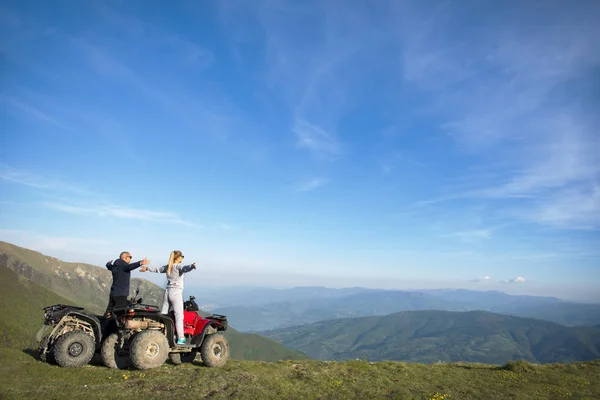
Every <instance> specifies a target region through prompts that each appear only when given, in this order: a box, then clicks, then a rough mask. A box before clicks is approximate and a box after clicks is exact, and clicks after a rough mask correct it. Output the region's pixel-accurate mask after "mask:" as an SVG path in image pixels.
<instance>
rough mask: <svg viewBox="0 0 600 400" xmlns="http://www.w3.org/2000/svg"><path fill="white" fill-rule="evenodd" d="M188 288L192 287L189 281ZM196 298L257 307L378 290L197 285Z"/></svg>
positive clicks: (225, 304)
mask: <svg viewBox="0 0 600 400" xmlns="http://www.w3.org/2000/svg"><path fill="white" fill-rule="evenodd" d="M189 287H190V288H193V287H194V284H193V283H190V285H189ZM198 289H199V290H197V291H196V292H197V293H198V296H196V297H197V300H198V301H200V302H202V303H204V304H215V305H216V307H219V308H224V307H233V306H246V307H248V306H250V307H259V306H263V305H266V304H271V303H288V302H289V303H295V302H298V301H303V300H316V299H333V298H340V297H345V296H351V295H354V294H358V293H368V292H375V291H380V290H379V289H367V288H360V287H353V288H343V289H332V288H327V287H322V286H301V287H294V288H286V289H274V288H258V287H253V288H243V287H230V288H218V289H211V288H207V287H198Z"/></svg>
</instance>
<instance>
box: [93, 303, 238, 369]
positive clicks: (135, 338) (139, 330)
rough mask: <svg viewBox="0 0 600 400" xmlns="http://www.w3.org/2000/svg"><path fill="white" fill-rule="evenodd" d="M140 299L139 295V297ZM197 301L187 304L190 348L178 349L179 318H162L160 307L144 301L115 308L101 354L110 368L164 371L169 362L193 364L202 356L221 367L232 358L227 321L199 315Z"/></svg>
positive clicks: (203, 359) (184, 346)
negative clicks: (177, 322)
mask: <svg viewBox="0 0 600 400" xmlns="http://www.w3.org/2000/svg"><path fill="white" fill-rule="evenodd" d="M136 296H137V293H136ZM194 299H195V298H194V297H193V296H190V299H189V300H188V301H186V302H185V303H184V333H185V337H186V339H187V344H186V345H177V344H176V341H177V338H176V335H175V317H174V314H173V313H172V312H171V313H169V314H161V313H160V310H159V309H158V307H156V306H151V305H146V304H141V299H139V300H137V301H136V300H134V301H131V302H130V303H129V304H128V305H127V306H125V307H120V308H114V309H113V310H112V312H111V313H110V315H109V318H111V319H112V321H114V323H112V325H109V327H108V328H107V332H106V333H105V335H106V339H105V340H104V342H103V343H102V348H101V351H100V354H101V356H102V362H103V363H104V365H106V366H107V367H110V368H127V367H130V366H134V367H135V368H137V369H150V368H157V367H160V366H161V365H162V364H163V363H164V362H165V361H166V360H167V358H170V360H171V362H172V363H174V364H181V362H191V361H193V360H194V359H195V358H196V356H197V354H198V352H199V353H200V356H201V357H202V361H203V363H204V365H205V366H207V367H221V366H223V365H225V363H226V362H227V360H228V358H229V344H228V342H227V339H226V338H225V336H224V335H223V332H224V331H225V330H227V317H226V316H224V315H218V314H213V315H210V316H208V317H206V318H204V317H202V316H200V315H199V314H198V312H197V311H198V305H197V304H196V302H195V301H194Z"/></svg>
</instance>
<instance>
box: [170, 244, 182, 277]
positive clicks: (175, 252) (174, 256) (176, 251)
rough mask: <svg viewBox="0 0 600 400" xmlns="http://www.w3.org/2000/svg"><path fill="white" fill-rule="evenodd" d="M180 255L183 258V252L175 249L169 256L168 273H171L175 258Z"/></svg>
mask: <svg viewBox="0 0 600 400" xmlns="http://www.w3.org/2000/svg"><path fill="white" fill-rule="evenodd" d="M179 257H182V258H183V254H182V253H181V251H179V250H173V251H172V252H171V255H170V256H169V268H168V269H167V275H169V276H170V275H171V271H172V270H173V264H175V260H177V259H178V258H179Z"/></svg>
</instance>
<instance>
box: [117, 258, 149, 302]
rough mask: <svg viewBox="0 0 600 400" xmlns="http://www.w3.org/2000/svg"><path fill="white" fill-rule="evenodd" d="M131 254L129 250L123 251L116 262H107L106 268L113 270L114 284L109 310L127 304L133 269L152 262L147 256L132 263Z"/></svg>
mask: <svg viewBox="0 0 600 400" xmlns="http://www.w3.org/2000/svg"><path fill="white" fill-rule="evenodd" d="M130 261H131V254H129V252H128V251H123V252H121V254H120V255H119V259H118V260H116V261H115V262H114V263H113V262H112V260H111V261H109V262H107V263H106V268H108V269H109V271H111V272H112V278H113V282H112V286H111V287H110V297H109V300H108V307H107V308H106V311H107V312H108V311H109V310H110V309H112V308H113V307H120V306H125V305H127V296H129V281H130V279H131V271H133V270H134V269H136V268H139V267H140V266H142V265H147V264H150V261H148V259H147V258H144V259H143V260H141V261H138V262H134V263H131V264H130Z"/></svg>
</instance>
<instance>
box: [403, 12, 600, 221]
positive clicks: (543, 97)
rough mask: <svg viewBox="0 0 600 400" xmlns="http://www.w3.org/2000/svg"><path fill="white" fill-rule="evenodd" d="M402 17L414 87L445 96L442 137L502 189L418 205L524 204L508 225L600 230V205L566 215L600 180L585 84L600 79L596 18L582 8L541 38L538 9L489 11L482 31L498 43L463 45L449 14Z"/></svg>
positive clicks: (476, 187) (471, 38) (475, 182)
mask: <svg viewBox="0 0 600 400" xmlns="http://www.w3.org/2000/svg"><path fill="white" fill-rule="evenodd" d="M398 8H399V11H401V12H402V13H403V15H404V17H403V18H405V19H406V20H407V23H408V25H407V26H405V30H403V32H402V35H401V38H402V39H401V40H402V42H403V43H404V48H405V51H404V53H403V62H404V66H405V71H406V75H405V76H406V78H407V79H408V80H409V81H411V82H412V83H414V84H415V85H417V86H419V87H420V88H421V89H422V90H423V91H427V92H430V93H433V94H435V95H436V98H437V99H438V100H439V101H438V102H436V103H434V104H433V105H432V107H431V109H430V110H431V112H433V113H435V114H436V115H437V116H439V117H442V118H443V119H445V122H444V123H443V124H442V127H443V128H444V129H445V130H446V132H447V133H448V135H449V136H450V137H451V138H452V139H453V140H454V142H455V143H456V144H457V146H458V147H459V148H460V149H462V150H463V151H464V153H465V155H466V156H468V157H471V159H472V160H473V161H477V162H479V163H480V165H481V167H483V168H490V167H491V168H493V169H495V170H496V171H497V172H498V174H497V177H496V178H495V179H494V180H489V179H486V180H479V179H473V178H474V177H469V176H467V177H466V178H467V179H469V181H470V185H468V186H467V187H463V188H461V189H460V190H456V189H455V190H452V189H451V190H450V191H449V193H448V194H446V195H441V196H439V197H434V198H432V199H425V200H423V201H421V202H419V203H418V204H419V205H421V206H424V205H428V206H433V205H435V204H437V203H440V202H445V201H456V200H459V201H460V200H462V199H471V198H480V199H489V200H490V201H511V200H515V199H518V200H519V202H518V203H519V213H509V215H507V216H508V217H516V218H520V219H523V220H526V221H531V222H535V223H537V224H543V225H550V226H554V227H560V228H579V227H580V226H582V225H586V226H595V227H599V226H600V221H599V220H598V219H597V218H594V219H593V220H592V221H589V220H588V218H589V216H590V215H591V213H592V212H594V211H595V210H596V208H597V203H596V202H595V200H594V201H588V202H587V204H588V205H587V206H586V207H583V208H581V209H579V208H577V207H574V208H572V209H571V210H570V212H567V209H568V207H565V206H564V205H566V204H569V203H570V199H575V198H577V196H578V195H577V193H591V192H593V191H594V190H595V189H594V187H595V186H596V185H597V182H598V180H599V179H600V164H599V163H598V162H597V155H598V154H600V141H598V135H597V126H598V122H600V121H599V120H598V118H597V113H596V112H595V111H594V110H593V109H592V108H591V107H589V106H586V105H585V104H586V102H587V101H588V100H590V101H593V100H592V99H591V98H589V97H586V96H589V94H587V92H586V91H585V90H582V88H583V87H584V86H577V83H576V82H583V81H585V80H586V79H593V78H592V76H593V74H594V72H593V71H594V68H597V67H598V66H600V51H598V48H597V46H596V43H595V42H594V39H593V38H594V37H595V36H597V35H600V25H598V24H597V19H596V17H592V16H591V15H590V14H589V12H588V11H587V10H586V8H585V7H574V8H572V9H571V12H570V13H568V14H564V13H552V15H551V16H550V17H549V18H551V19H552V21H553V22H552V23H550V24H549V25H548V26H549V27H551V28H546V27H544V28H542V27H541V25H537V24H531V23H528V22H529V21H533V20H536V18H537V17H538V16H539V13H538V12H534V11H533V10H532V9H531V8H529V7H525V9H523V10H522V12H520V13H519V14H514V13H507V14H506V15H502V16H501V15H498V14H494V13H493V12H490V11H489V10H487V13H486V14H484V15H482V18H483V19H484V20H485V23H484V24H483V25H482V26H485V29H486V32H495V33H494V35H489V34H481V35H478V34H472V33H470V34H469V35H468V36H463V35H462V32H463V30H461V29H460V28H459V27H458V26H456V25H454V24H456V23H457V21H460V19H459V18H457V16H456V15H454V14H453V13H454V11H453V8H451V7H448V6H447V4H445V5H444V6H440V7H438V8H437V9H436V10H434V11H433V12H429V10H426V9H425V7H424V6H416V3H412V5H408V3H406V4H404V3H403V5H398ZM544 26H545V25H544ZM565 27H568V29H565ZM442 32H452V33H454V32H455V34H454V35H453V34H451V35H450V36H448V37H444V36H442ZM557 54H560V55H561V56H560V57H557V56H556V55H557ZM482 71H485V73H483V72H482ZM481 155H485V158H483V159H481V158H480V156H481ZM527 199H530V200H527ZM584 220H588V221H589V222H588V223H587V224H582V222H583V221H584Z"/></svg>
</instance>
